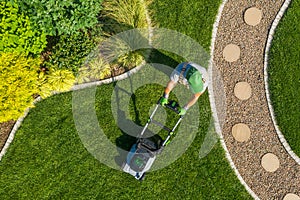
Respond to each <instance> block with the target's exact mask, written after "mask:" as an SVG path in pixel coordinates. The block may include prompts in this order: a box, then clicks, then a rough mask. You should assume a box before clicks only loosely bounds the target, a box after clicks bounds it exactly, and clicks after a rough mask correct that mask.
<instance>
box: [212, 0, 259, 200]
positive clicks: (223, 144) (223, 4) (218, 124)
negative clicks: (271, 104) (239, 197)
mask: <svg viewBox="0 0 300 200" xmlns="http://www.w3.org/2000/svg"><path fill="white" fill-rule="evenodd" d="M227 1H228V0H223V1H222V4H221V5H220V7H219V10H218V15H217V17H216V20H215V23H214V25H213V32H212V41H211V46H210V56H211V57H210V61H209V67H208V74H209V79H210V80H211V81H212V80H213V79H212V70H213V58H214V48H215V40H216V37H217V31H218V26H219V22H220V19H221V15H222V11H223V9H224V6H225V4H226V3H227ZM208 91H209V101H210V106H211V110H212V114H213V118H214V121H215V122H214V124H215V129H216V132H217V134H218V135H219V137H220V142H221V145H222V147H223V149H224V150H225V156H226V158H227V160H228V162H229V164H230V166H231V168H232V169H233V171H234V172H235V175H236V176H237V177H238V179H239V181H240V183H241V184H242V185H243V186H244V187H245V188H246V190H247V192H248V193H249V194H250V195H251V196H252V197H253V198H254V199H257V200H258V199H259V198H258V196H257V195H256V194H255V193H254V192H253V191H252V190H251V188H250V187H249V186H248V185H247V183H246V182H245V181H244V179H243V177H242V176H241V175H240V173H239V171H238V170H237V168H236V166H235V165H234V163H233V161H232V158H231V156H230V154H229V151H228V149H227V147H226V144H225V141H224V137H223V135H222V129H221V125H220V122H219V119H218V115H217V108H216V104H215V97H214V92H213V88H212V83H211V84H209V86H208Z"/></svg>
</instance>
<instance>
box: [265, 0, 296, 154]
mask: <svg viewBox="0 0 300 200" xmlns="http://www.w3.org/2000/svg"><path fill="white" fill-rule="evenodd" d="M299 19H300V1H299V0H294V1H292V2H291V5H290V7H289V8H288V10H287V12H286V14H285V16H284V17H283V18H282V20H281V21H280V23H279V25H278V27H277V29H276V32H275V36H274V39H273V42H272V46H271V50H270V61H269V69H268V73H269V86H270V93H271V101H272V105H273V108H274V112H275V116H276V120H277V122H278V125H279V127H280V130H281V132H282V133H283V134H284V136H285V138H286V140H287V142H288V143H289V145H290V146H291V148H292V150H293V151H294V152H295V153H296V154H297V155H298V156H300V101H299V100H300V89H299V88H300V53H299V52H300V34H299V33H300V26H299Z"/></svg>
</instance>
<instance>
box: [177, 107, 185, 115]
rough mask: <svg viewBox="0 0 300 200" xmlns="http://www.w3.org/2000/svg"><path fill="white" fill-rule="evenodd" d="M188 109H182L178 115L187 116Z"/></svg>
mask: <svg viewBox="0 0 300 200" xmlns="http://www.w3.org/2000/svg"><path fill="white" fill-rule="evenodd" d="M185 113H186V108H180V110H179V113H178V115H185Z"/></svg>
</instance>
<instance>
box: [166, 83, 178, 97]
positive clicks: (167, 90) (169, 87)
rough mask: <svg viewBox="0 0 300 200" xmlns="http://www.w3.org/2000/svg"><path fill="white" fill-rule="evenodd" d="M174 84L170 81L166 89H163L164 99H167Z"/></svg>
mask: <svg viewBox="0 0 300 200" xmlns="http://www.w3.org/2000/svg"><path fill="white" fill-rule="evenodd" d="M176 84H177V83H176V82H174V81H172V80H170V81H169V82H168V84H167V87H166V89H165V92H164V97H165V98H169V94H170V92H171V91H172V90H173V88H174V87H175V86H176Z"/></svg>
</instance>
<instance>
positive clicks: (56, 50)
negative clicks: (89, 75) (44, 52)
mask: <svg viewBox="0 0 300 200" xmlns="http://www.w3.org/2000/svg"><path fill="white" fill-rule="evenodd" d="M101 33H102V29H101V26H100V25H96V26H94V27H93V28H92V29H90V30H89V31H88V32H82V31H80V32H77V33H74V34H63V35H61V36H59V38H58V39H57V41H56V44H55V45H54V46H53V47H52V49H51V50H50V51H51V54H50V55H49V59H48V60H46V61H45V62H44V66H46V67H47V68H49V69H51V68H58V69H67V70H70V71H73V72H74V73H75V74H76V73H77V71H78V69H79V68H80V67H81V66H82V64H83V63H84V61H85V58H86V57H87V56H88V55H89V54H90V53H91V52H92V51H93V50H94V48H95V47H96V45H97V43H98V42H99V40H100V38H101V37H100V36H101Z"/></svg>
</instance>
